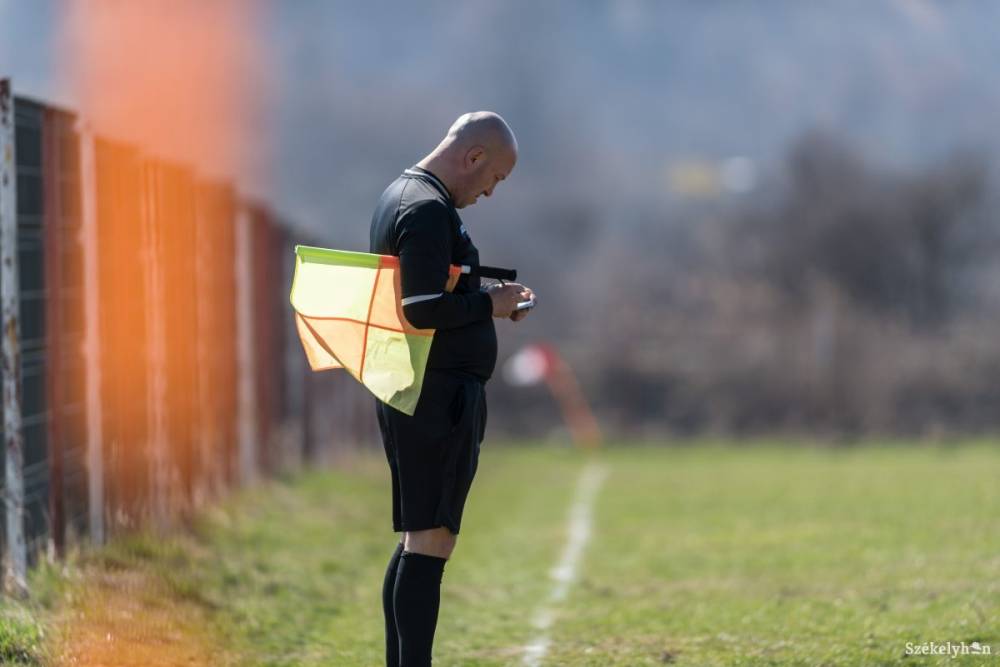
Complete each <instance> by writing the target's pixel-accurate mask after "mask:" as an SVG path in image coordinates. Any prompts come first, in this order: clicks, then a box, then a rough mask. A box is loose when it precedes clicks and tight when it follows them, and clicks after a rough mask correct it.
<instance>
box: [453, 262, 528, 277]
mask: <svg viewBox="0 0 1000 667" xmlns="http://www.w3.org/2000/svg"><path fill="white" fill-rule="evenodd" d="M462 273H475V274H476V275H477V276H479V277H480V278H493V279H494V280H517V269H501V268H499V267H496V266H477V267H475V269H473V267H471V266H468V265H466V264H463V265H462Z"/></svg>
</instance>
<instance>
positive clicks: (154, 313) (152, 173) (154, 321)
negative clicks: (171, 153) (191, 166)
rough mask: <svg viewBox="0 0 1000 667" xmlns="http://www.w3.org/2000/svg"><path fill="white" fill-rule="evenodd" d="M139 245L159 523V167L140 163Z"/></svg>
mask: <svg viewBox="0 0 1000 667" xmlns="http://www.w3.org/2000/svg"><path fill="white" fill-rule="evenodd" d="M141 169H142V175H143V177H142V194H141V195H140V196H141V207H142V216H141V217H142V230H143V235H142V246H143V254H144V255H145V257H146V267H145V271H144V273H145V279H146V322H147V323H148V326H149V352H148V354H149V357H148V360H149V378H150V392H149V419H150V421H151V424H150V429H149V438H150V443H149V444H150V448H149V454H150V456H149V488H150V501H151V505H152V510H153V517H154V519H155V521H157V522H158V523H159V525H160V527H163V525H164V524H165V523H166V521H167V518H168V510H169V502H168V494H169V486H170V470H169V467H168V466H169V459H168V457H167V413H166V411H167V406H166V402H167V339H166V313H165V312H164V309H165V307H166V303H165V299H164V298H163V297H164V291H163V287H164V286H163V259H164V258H163V242H162V236H163V229H162V225H163V224H164V221H163V220H161V207H162V203H161V201H160V200H161V192H160V181H161V177H160V173H159V167H158V165H156V164H155V163H153V162H152V161H146V162H145V163H144V164H143V165H142V166H141Z"/></svg>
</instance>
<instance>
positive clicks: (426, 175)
mask: <svg viewBox="0 0 1000 667" xmlns="http://www.w3.org/2000/svg"><path fill="white" fill-rule="evenodd" d="M403 173H404V174H405V175H407V176H414V177H416V178H423V179H425V180H428V181H430V182H431V185H433V186H434V187H435V188H437V189H438V190H440V191H441V194H443V195H444V196H445V198H446V199H447V200H448V201H454V199H453V198H452V196H451V193H450V192H448V188H447V187H446V186H445V184H444V183H443V182H442V181H441V179H440V178H438V177H437V176H435V175H434V173H433V172H431V171H428V170H427V169H424V168H423V167H418V166H416V165H414V166H412V167H410V168H409V169H407V170H405V171H404V172H403Z"/></svg>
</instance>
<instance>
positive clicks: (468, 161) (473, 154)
mask: <svg viewBox="0 0 1000 667" xmlns="http://www.w3.org/2000/svg"><path fill="white" fill-rule="evenodd" d="M485 161H486V149H485V148H483V147H482V146H473V147H472V148H470V149H469V150H467V151H465V168H466V170H468V171H472V170H473V169H477V168H478V167H479V166H480V165H482V164H483V162H485Z"/></svg>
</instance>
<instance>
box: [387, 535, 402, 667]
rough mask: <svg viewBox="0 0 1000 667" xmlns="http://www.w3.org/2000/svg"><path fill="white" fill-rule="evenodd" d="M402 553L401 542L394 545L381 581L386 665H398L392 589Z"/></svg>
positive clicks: (394, 585) (396, 666)
mask: <svg viewBox="0 0 1000 667" xmlns="http://www.w3.org/2000/svg"><path fill="white" fill-rule="evenodd" d="M402 555H403V543H402V542H400V543H399V544H397V545H396V550H395V551H393V552H392V558H390V559H389V567H387V568H386V569H385V581H383V582H382V613H383V614H385V664H386V667H399V635H398V634H397V633H396V610H395V607H394V605H393V604H392V596H393V591H394V590H395V589H396V571H397V570H399V557H400V556H402Z"/></svg>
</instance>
